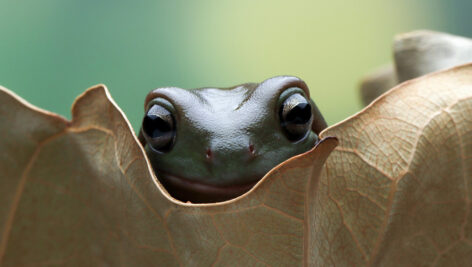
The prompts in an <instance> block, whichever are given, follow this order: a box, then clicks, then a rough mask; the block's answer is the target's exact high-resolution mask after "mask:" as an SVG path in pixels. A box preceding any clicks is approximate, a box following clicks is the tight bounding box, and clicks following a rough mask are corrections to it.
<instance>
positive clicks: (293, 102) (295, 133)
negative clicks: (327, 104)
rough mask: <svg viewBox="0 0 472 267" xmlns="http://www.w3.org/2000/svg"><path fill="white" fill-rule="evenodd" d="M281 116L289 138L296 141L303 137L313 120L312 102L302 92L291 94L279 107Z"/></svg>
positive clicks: (281, 121)
mask: <svg viewBox="0 0 472 267" xmlns="http://www.w3.org/2000/svg"><path fill="white" fill-rule="evenodd" d="M279 118H280V125H281V126H282V129H283V130H284V132H285V135H286V136H287V138H288V140H290V141H292V142H296V141H299V140H301V139H303V137H305V136H306V135H307V133H308V132H309V131H310V130H311V124H312V122H313V115H312V108H311V105H310V102H309V101H308V100H307V99H306V97H305V96H303V95H302V94H300V93H296V94H293V95H291V96H289V97H288V98H287V99H285V100H284V101H283V103H282V106H281V107H280V109H279Z"/></svg>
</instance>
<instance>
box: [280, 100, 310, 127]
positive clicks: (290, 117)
mask: <svg viewBox="0 0 472 267" xmlns="http://www.w3.org/2000/svg"><path fill="white" fill-rule="evenodd" d="M310 118H311V106H310V104H309V103H298V104H297V105H296V106H294V107H293V108H292V109H291V110H290V111H289V112H288V113H287V115H286V117H285V122H286V123H293V124H305V123H307V122H308V121H310Z"/></svg>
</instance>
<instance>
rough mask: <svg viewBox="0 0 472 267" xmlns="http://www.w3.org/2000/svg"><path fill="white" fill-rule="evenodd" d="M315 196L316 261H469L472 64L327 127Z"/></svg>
mask: <svg viewBox="0 0 472 267" xmlns="http://www.w3.org/2000/svg"><path fill="white" fill-rule="evenodd" d="M321 136H336V137H337V138H338V139H339V142H340V143H339V146H338V147H337V148H336V149H335V150H334V152H333V153H332V154H331V155H330V157H329V158H328V160H327V162H326V165H325V168H324V169H323V171H322V175H321V178H320V184H319V187H318V191H317V193H316V194H315V198H314V199H313V200H312V201H313V203H314V205H312V211H311V212H309V214H310V215H312V216H313V217H314V219H313V220H311V223H312V225H311V226H310V229H311V230H312V232H313V234H312V237H313V238H312V239H311V240H310V244H311V246H312V247H311V248H310V252H311V254H310V260H311V263H312V264H313V265H315V266H318V265H330V266H331V265H339V266H345V265H370V266H371V265H373V266H379V265H380V266H426V265H440V266H468V265H470V263H471V262H472V212H471V208H472V207H471V200H472V64H469V65H464V66H460V67H456V68H453V69H450V70H446V71H443V72H440V73H436V74H431V75H427V76H423V77H421V78H418V79H416V80H412V81H408V82H406V83H403V84H401V85H400V86H398V87H396V88H394V89H392V90H391V91H389V92H388V93H387V94H385V95H383V96H382V97H380V98H379V99H377V100H376V101H374V103H373V104H371V105H370V106H369V107H367V108H366V109H364V110H363V111H361V112H360V113H358V114H356V115H355V116H353V117H351V118H348V119H347V120H345V121H343V122H341V123H339V124H338V125H335V126H333V127H330V128H329V129H327V130H326V131H324V132H323V133H321Z"/></svg>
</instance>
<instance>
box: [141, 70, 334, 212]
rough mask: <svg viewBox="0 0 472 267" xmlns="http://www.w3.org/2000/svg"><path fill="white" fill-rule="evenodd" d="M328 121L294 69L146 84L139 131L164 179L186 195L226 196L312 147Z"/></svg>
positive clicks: (187, 198)
mask: <svg viewBox="0 0 472 267" xmlns="http://www.w3.org/2000/svg"><path fill="white" fill-rule="evenodd" d="M326 127H327V124H326V121H325V120H324V118H323V116H322V114H321V112H320V111H319V109H318V107H317V106H316V105H315V102H314V101H313V100H312V99H311V98H310V91H309V89H308V86H307V84H306V83H305V82H304V81H303V80H302V79H300V78H298V77H295V76H276V77H273V78H269V79H266V80H264V81H262V82H260V83H244V84H240V85H236V86H232V87H227V88H216V87H206V88H195V89H184V88H179V87H161V88H157V89H154V90H152V91H150V92H149V94H148V95H147V96H146V99H145V112H144V117H143V120H142V124H141V129H140V131H139V136H138V139H139V141H140V143H141V145H142V146H143V148H144V151H145V153H146V155H147V158H148V160H149V162H150V165H151V166H152V169H153V170H154V173H155V175H156V177H157V179H158V181H159V183H160V184H161V185H162V186H163V187H164V189H165V190H166V191H167V193H169V195H170V196H172V197H173V198H174V199H177V200H180V201H183V202H187V203H215V202H223V201H228V200H231V199H234V198H237V197H238V196H241V195H243V194H245V193H246V192H248V191H249V190H250V189H251V188H253V187H254V186H255V184H257V183H258V182H259V181H260V180H261V179H262V178H263V177H264V175H265V174H266V173H268V172H269V171H270V170H271V169H273V168H274V167H275V166H277V165H279V164H281V163H282V162H284V161H285V160H287V159H289V158H291V157H293V156H295V155H299V154H301V153H304V152H307V151H309V150H311V149H312V148H313V147H314V146H315V145H316V144H317V143H318V142H319V134H320V132H321V131H322V130H323V129H325V128H326Z"/></svg>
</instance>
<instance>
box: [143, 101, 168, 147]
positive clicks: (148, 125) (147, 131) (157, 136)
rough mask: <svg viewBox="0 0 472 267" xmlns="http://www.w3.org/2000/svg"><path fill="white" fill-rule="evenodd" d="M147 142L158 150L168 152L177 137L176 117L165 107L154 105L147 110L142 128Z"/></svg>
mask: <svg viewBox="0 0 472 267" xmlns="http://www.w3.org/2000/svg"><path fill="white" fill-rule="evenodd" d="M141 131H142V132H143V135H144V138H145V139H146V142H147V143H148V144H149V145H150V146H152V148H154V149H155V150H157V151H160V152H167V151H169V150H170V149H171V148H172V145H173V143H174V139H175V119H174V116H173V115H172V113H171V112H170V111H169V110H167V109H166V108H165V107H163V106H160V105H153V106H151V108H150V109H149V110H148V111H147V112H146V115H145V116H144V119H143V125H142V128H141Z"/></svg>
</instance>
